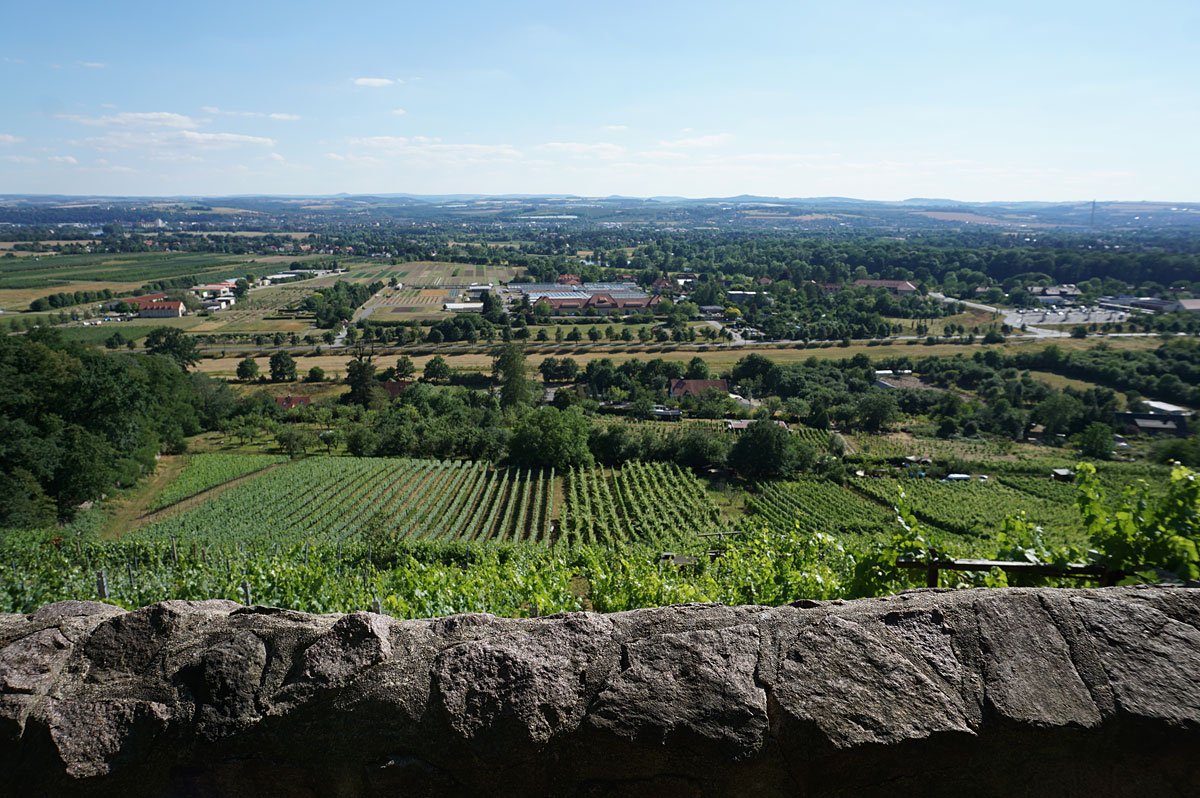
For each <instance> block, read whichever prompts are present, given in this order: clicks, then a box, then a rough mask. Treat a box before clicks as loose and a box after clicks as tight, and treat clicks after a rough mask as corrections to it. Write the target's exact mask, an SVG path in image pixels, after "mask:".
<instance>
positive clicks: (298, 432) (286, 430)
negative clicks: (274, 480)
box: [275, 424, 317, 457]
mask: <svg viewBox="0 0 1200 798" xmlns="http://www.w3.org/2000/svg"><path fill="white" fill-rule="evenodd" d="M275 441H276V443H278V444H279V448H280V449H282V450H283V451H285V452H287V453H288V455H289V456H290V457H297V456H299V455H302V454H304V453H305V452H306V451H308V449H309V447H311V446H314V445H316V442H317V437H316V436H315V435H313V434H312V433H311V432H309V431H308V430H306V429H304V428H302V427H296V426H292V425H290V424H285V425H283V426H282V427H281V428H280V429H279V431H278V432H276V433H275Z"/></svg>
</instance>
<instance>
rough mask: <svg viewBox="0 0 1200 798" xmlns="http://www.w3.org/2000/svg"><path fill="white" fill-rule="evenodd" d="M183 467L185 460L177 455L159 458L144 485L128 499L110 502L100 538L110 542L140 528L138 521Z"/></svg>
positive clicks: (185, 463)
mask: <svg viewBox="0 0 1200 798" xmlns="http://www.w3.org/2000/svg"><path fill="white" fill-rule="evenodd" d="M185 465H187V458H186V457H182V456H179V455H164V456H163V457H161V458H159V461H158V467H157V468H155V469H154V474H153V475H152V476H151V477H150V478H149V479H148V480H146V482H145V484H143V485H141V486H139V487H138V488H137V489H136V490H135V491H133V492H132V493H131V495H130V496H129V497H128V498H124V499H118V500H116V501H113V502H112V504H111V507H112V511H111V514H110V515H109V518H108V522H107V523H106V524H105V525H104V529H103V530H101V532H100V537H101V538H104V539H108V540H111V539H113V538H118V537H120V536H121V535H124V534H125V533H126V532H128V531H130V530H131V529H136V528H137V527H138V526H140V524H139V523H138V519H139V518H140V517H141V516H142V514H143V513H145V512H146V509H147V508H148V507H149V506H150V505H151V504H153V503H154V500H155V499H156V498H157V497H158V494H160V493H162V492H163V489H165V488H166V487H167V485H170V484H171V482H173V481H174V480H175V477H177V476H179V472H180V471H182V470H183V467H184V466H185Z"/></svg>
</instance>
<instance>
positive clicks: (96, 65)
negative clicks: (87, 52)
mask: <svg viewBox="0 0 1200 798" xmlns="http://www.w3.org/2000/svg"><path fill="white" fill-rule="evenodd" d="M79 65H80V66H81V67H83V68H84V69H104V68H105V67H106V66H108V64H104V63H101V62H99V61H80V62H79Z"/></svg>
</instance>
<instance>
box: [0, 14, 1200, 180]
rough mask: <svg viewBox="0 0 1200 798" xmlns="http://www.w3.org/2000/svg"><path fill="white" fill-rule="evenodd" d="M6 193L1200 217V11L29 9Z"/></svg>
mask: <svg viewBox="0 0 1200 798" xmlns="http://www.w3.org/2000/svg"><path fill="white" fill-rule="evenodd" d="M4 18H5V24H4V25H3V28H2V29H0V86H3V90H2V97H3V100H4V102H3V104H2V105H0V108H2V109H3V110H0V193H66V194H109V195H116V194H123V195H189V194H202V195H224V194H245V193H269V194H329V193H337V192H350V193H357V192H388V193H393V192H412V193H427V194H434V193H460V192H479V193H495V194H499V193H532V192H538V193H541V192H547V193H550V192H554V193H559V192H561V193H574V194H583V195H608V194H625V195H634V196H649V195H660V194H671V195H683V196H693V197H698V196H726V195H733V194H743V193H747V194H765V195H774V196H797V197H805V196H826V195H840V196H854V197H862V198H868V199H903V198H905V197H950V198H954V199H962V200H1026V199H1028V200H1074V199H1092V198H1099V199H1129V200H1138V199H1145V200H1174V201H1194V200H1200V47H1197V44H1196V42H1197V41H1200V3H1196V2H1194V0H1192V2H1165V1H1160V0H1150V1H1149V2H1141V3H1132V4H1131V3H1110V2H1087V3H1083V2H1079V3H1075V2H1054V0H1043V2H1038V3H1024V2H1006V3H987V4H984V3H970V2H953V3H951V2H943V3H936V2H919V1H918V2H911V3H894V2H890V3H875V2H840V3H829V2H824V3H807V2H759V3H750V4H746V6H745V7H743V6H742V5H740V4H736V3H729V2H723V3H707V2H679V3H676V2H653V0H650V1H649V2H647V1H645V0H643V2H637V3H633V2H619V1H618V2H608V3H586V4H585V3H569V2H553V3H552V2H510V3H481V2H456V3H442V4H436V5H435V4H428V3H407V2H393V3H355V2H343V3H328V2H322V3H309V2H287V3H275V2H246V1H245V0H243V1H242V2H238V3H230V2H206V3H203V4H196V3H169V2H157V3H154V4H150V3H127V2H113V3H107V4H100V5H97V4H95V3H86V4H85V3H79V2H58V3H48V2H47V3H26V4H21V5H18V4H15V3H9V4H7V7H6V9H5V12H4Z"/></svg>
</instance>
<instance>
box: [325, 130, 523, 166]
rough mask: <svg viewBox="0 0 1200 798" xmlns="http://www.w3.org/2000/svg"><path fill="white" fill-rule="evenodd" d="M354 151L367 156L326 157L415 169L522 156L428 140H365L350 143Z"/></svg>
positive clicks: (501, 147) (508, 149)
mask: <svg viewBox="0 0 1200 798" xmlns="http://www.w3.org/2000/svg"><path fill="white" fill-rule="evenodd" d="M349 144H350V146H351V147H353V148H355V149H358V150H365V151H366V152H365V153H364V152H349V153H329V154H328V155H327V156H326V157H328V158H330V159H332V160H335V161H342V162H346V163H354V164H359V165H379V164H383V163H386V162H388V161H402V162H405V163H407V164H408V165H411V166H449V167H453V166H477V165H481V164H487V163H496V162H512V161H519V160H521V158H522V157H523V156H522V153H521V151H520V150H518V149H517V148H516V147H513V146H512V145H511V144H457V143H449V142H443V141H442V140H441V139H438V138H430V137H427V136H412V137H407V136H364V137H361V138H352V139H350V140H349Z"/></svg>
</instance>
